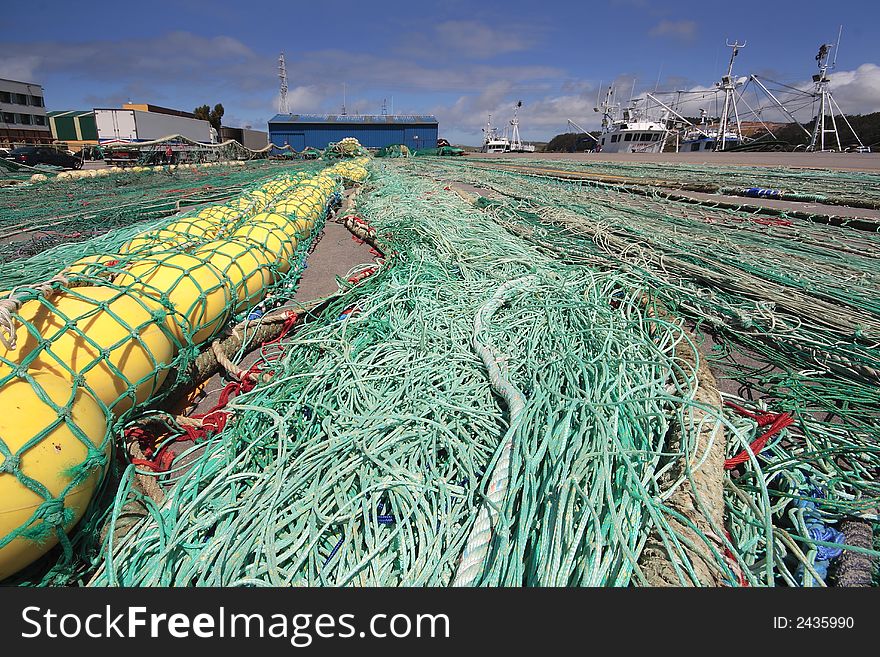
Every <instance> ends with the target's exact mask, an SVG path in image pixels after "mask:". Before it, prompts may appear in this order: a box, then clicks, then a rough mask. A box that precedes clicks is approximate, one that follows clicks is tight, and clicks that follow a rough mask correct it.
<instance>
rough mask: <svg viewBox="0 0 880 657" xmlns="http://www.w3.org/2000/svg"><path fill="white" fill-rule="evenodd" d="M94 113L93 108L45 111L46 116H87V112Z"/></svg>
mask: <svg viewBox="0 0 880 657" xmlns="http://www.w3.org/2000/svg"><path fill="white" fill-rule="evenodd" d="M94 113H95V110H52V111H51V112H46V116H48V117H49V118H55V117H59V116H88V115H89V114H94Z"/></svg>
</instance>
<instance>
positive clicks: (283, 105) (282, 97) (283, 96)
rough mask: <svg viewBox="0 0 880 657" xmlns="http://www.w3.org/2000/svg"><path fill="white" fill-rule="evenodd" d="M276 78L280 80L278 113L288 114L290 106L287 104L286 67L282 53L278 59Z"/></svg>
mask: <svg viewBox="0 0 880 657" xmlns="http://www.w3.org/2000/svg"><path fill="white" fill-rule="evenodd" d="M278 77H279V78H280V79H281V93H280V94H279V96H278V113H279V114H290V106H289V105H288V103H287V67H286V66H285V63H284V53H281V55H280V56H279V57H278Z"/></svg>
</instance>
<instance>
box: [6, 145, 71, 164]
mask: <svg viewBox="0 0 880 657" xmlns="http://www.w3.org/2000/svg"><path fill="white" fill-rule="evenodd" d="M6 159H8V160H13V161H14V162H18V163H19V164H26V165H27V166H29V167H33V166H36V165H38V164H50V165H52V166H56V167H62V168H64V169H82V165H83V163H82V160H81V159H79V158H77V157H74V156H72V155H68V154H67V153H65V152H63V151H59V150H58V149H57V148H52V147H51V146H19V147H18V148H15V149H13V150H12V151H10V153H9V155H7V156H6Z"/></svg>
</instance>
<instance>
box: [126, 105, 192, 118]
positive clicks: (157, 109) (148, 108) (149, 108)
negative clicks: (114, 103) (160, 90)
mask: <svg viewBox="0 0 880 657" xmlns="http://www.w3.org/2000/svg"><path fill="white" fill-rule="evenodd" d="M122 109H128V110H139V111H141V112H153V113H154V114H168V115H170V116H180V117H183V118H185V119H194V118H196V115H195V114H193V113H192V112H184V111H183V110H176V109H170V108H168V107H161V106H159V105H150V104H148V103H123V105H122Z"/></svg>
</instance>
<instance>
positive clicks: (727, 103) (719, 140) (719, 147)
mask: <svg viewBox="0 0 880 657" xmlns="http://www.w3.org/2000/svg"><path fill="white" fill-rule="evenodd" d="M725 43H727V47H728V48H731V49H732V50H731V52H730V62H729V63H728V64H727V75H725V76H724V77H722V78H721V82H719V83H717V84H716V86H717V87H718V89H720V90H721V91H723V92H724V106H723V108H722V110H721V116H720V118H719V126H718V137H716V138H715V150H716V151H723V150H724V145H725V143H726V141H727V139H726V138H727V129H728V125H729V123H730V119H729V117H728V114H729V113H730V110H731V109H733V112H734V115H735V117H736V132H737V135H740V136H742V132H741V130H740V123H739V113H738V112H737V110H736V98H735V96H734V94H735V93H736V81H735V80H734V79H733V60H734V58H736V55H737V53H739V49H740V48H745V47H746V43H745V42H744V43H740V42H739V41H734V42H733V43H730V42H729V41H728V42H725Z"/></svg>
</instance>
